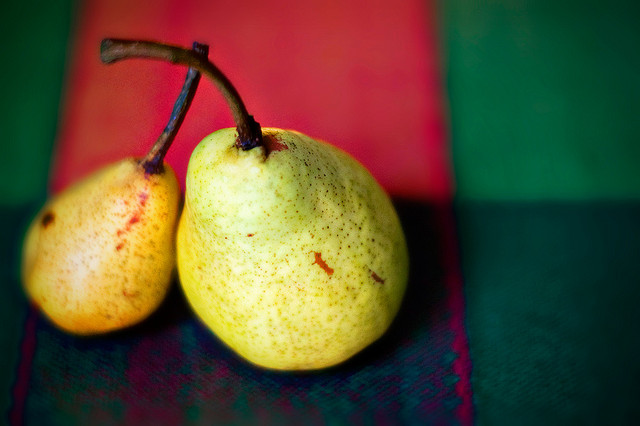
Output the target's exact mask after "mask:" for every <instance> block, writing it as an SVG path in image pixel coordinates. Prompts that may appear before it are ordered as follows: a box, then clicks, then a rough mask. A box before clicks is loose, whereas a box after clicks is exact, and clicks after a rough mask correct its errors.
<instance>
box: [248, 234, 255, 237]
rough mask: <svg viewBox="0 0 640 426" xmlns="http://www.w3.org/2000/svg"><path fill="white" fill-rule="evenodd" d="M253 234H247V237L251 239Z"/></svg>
mask: <svg viewBox="0 0 640 426" xmlns="http://www.w3.org/2000/svg"><path fill="white" fill-rule="evenodd" d="M254 235H255V234H247V237H253V236H254Z"/></svg>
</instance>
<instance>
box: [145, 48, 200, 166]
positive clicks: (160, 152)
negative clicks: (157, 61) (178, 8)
mask: <svg viewBox="0 0 640 426" xmlns="http://www.w3.org/2000/svg"><path fill="white" fill-rule="evenodd" d="M193 50H194V51H195V52H197V53H198V54H200V55H203V56H204V57H206V56H207V54H208V53H209V46H207V45H206V44H200V43H194V44H193ZM199 82H200V71H198V70H196V69H195V68H189V69H188V70H187V76H186V77H185V80H184V84H183V85H182V90H181V91H180V94H179V95H178V99H176V102H175V104H174V105H173V111H171V116H170V117H169V122H168V123H167V125H166V126H165V128H164V130H163V131H162V133H161V134H160V136H158V139H157V140H156V142H155V143H154V144H153V146H152V147H151V149H150V150H149V152H148V153H147V155H146V156H145V157H144V158H143V159H142V160H141V161H140V164H141V165H142V167H143V168H144V170H145V172H146V173H149V174H158V173H162V171H163V169H164V168H163V166H162V164H163V161H164V157H165V155H167V152H168V151H169V148H170V147H171V144H172V143H173V140H174V139H175V137H176V135H177V133H178V130H179V129H180V126H181V125H182V122H183V121H184V118H185V116H186V115H187V111H188V110H189V107H190V106H191V101H193V97H194V96H195V94H196V89H197V88H198V83H199Z"/></svg>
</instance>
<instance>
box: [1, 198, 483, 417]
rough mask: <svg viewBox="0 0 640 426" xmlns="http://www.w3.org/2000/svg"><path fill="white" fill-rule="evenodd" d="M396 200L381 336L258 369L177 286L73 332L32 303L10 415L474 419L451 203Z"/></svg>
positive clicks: (24, 330)
mask: <svg viewBox="0 0 640 426" xmlns="http://www.w3.org/2000/svg"><path fill="white" fill-rule="evenodd" d="M398 209H399V211H400V214H401V217H402V220H403V225H404V226H405V227H406V229H408V230H410V234H409V244H410V253H411V256H412V260H413V267H412V269H411V280H410V285H409V289H408V294H407V298H406V301H405V304H404V305H403V307H402V310H401V314H400V315H399V317H398V318H397V321H396V322H395V323H394V325H393V326H392V329H391V330H390V331H389V332H388V333H387V334H386V335H385V337H383V339H382V340H380V341H378V342H377V343H375V344H374V345H373V346H371V347H370V348H368V349H367V350H365V351H364V352H362V353H361V354H359V355H357V356H356V357H355V358H354V359H352V360H350V361H348V362H347V363H346V364H344V365H341V366H338V367H335V368H332V369H330V370H326V371H322V372H317V373H306V374H293V373H277V372H268V371H264V370H261V369H257V368H254V367H252V366H250V365H248V364H246V363H245V362H243V361H241V360H239V359H238V358H237V357H236V356H235V355H233V354H232V353H231V352H230V351H229V350H228V349H227V348H226V347H224V346H223V345H222V344H221V343H220V342H219V341H218V340H217V339H216V338H215V337H214V336H213V335H212V334H211V333H210V332H209V331H208V330H207V329H206V328H204V327H203V326H202V325H201V324H200V323H199V322H198V321H196V320H195V318H194V317H193V315H192V313H191V312H190V310H189V309H188V307H187V305H186V302H185V301H184V299H183V296H182V294H181V293H180V291H179V290H178V289H177V287H175V288H174V291H173V293H172V294H170V296H169V298H168V299H167V303H165V305H164V306H163V307H162V308H161V309H160V310H159V311H158V312H157V313H156V314H155V315H154V316H153V317H151V318H150V319H149V320H148V321H146V322H145V323H143V324H142V325H140V326H138V327H135V328H133V329H131V330H127V331H125V332H120V333H116V334H113V335H110V336H106V337H105V336H102V337H95V338H77V337H72V336H69V335H67V334H65V333H62V332H60V331H59V330H57V329H55V328H53V327H52V326H50V325H49V323H48V322H47V321H46V320H45V319H44V318H43V317H42V316H41V315H40V314H39V313H38V312H36V311H35V310H30V311H29V312H28V315H27V318H26V321H25V324H24V329H23V333H24V334H23V340H22V345H21V352H20V362H19V364H18V367H17V378H16V383H15V385H14V388H13V405H12V408H11V411H10V413H9V416H10V417H9V418H10V420H11V421H12V422H13V423H16V424H17V423H21V422H25V423H26V424H42V423H41V422H42V419H47V420H48V421H49V422H50V423H51V424H87V423H90V424H96V423H101V424H140V423H141V422H143V423H148V422H152V423H153V424H202V423H203V422H204V423H211V422H214V423H223V424H224V423H229V424H238V423H240V424H243V423H245V422H249V423H250V424H265V422H266V423H267V424H283V423H282V422H284V424H288V423H296V422H300V421H304V422H309V423H310V424H326V423H331V424H345V425H346V424H362V423H364V424H371V423H380V422H383V423H384V422H387V423H388V422H391V423H403V424H425V423H437V424H470V421H471V415H472V412H471V406H470V402H471V395H470V389H469V387H468V373H469V371H470V370H469V368H470V366H469V359H468V357H467V352H466V339H465V332H464V327H463V319H462V315H463V309H462V307H463V304H462V301H461V296H462V295H461V286H460V284H461V283H460V281H459V274H458V268H457V265H456V256H455V252H454V251H453V250H455V246H454V242H455V237H454V235H453V234H452V232H453V221H452V213H451V211H450V210H449V209H448V208H447V207H446V206H434V207H427V206H426V205H423V204H416V203H412V202H399V203H398ZM17 284H18V283H16V282H12V285H14V286H17Z"/></svg>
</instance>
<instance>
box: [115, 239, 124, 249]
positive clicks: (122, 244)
mask: <svg viewBox="0 0 640 426" xmlns="http://www.w3.org/2000/svg"><path fill="white" fill-rule="evenodd" d="M122 247H124V241H123V242H121V243H120V244H118V245H117V246H116V250H117V251H120V250H122Z"/></svg>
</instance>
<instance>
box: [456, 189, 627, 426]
mask: <svg viewBox="0 0 640 426" xmlns="http://www.w3.org/2000/svg"><path fill="white" fill-rule="evenodd" d="M456 210H457V212H458V213H457V216H458V224H459V233H460V235H461V245H462V259H463V274H464V283H465V296H466V302H467V315H468V317H467V318H468V321H467V325H468V331H469V338H470V346H471V358H472V360H473V371H474V374H473V382H472V386H473V391H474V399H475V402H476V404H477V412H476V414H477V420H478V423H479V424H489V425H496V424H513V423H514V422H515V423H517V424H531V425H535V424H563V425H565V424H616V425H630V424H638V421H639V420H640V406H639V405H638V396H639V395H640V391H639V390H638V389H639V387H638V386H639V383H638V381H639V380H640V363H639V362H638V354H639V353H640V339H638V336H639V335H640V310H639V309H638V305H639V304H640V266H639V264H640V262H638V260H639V257H638V253H640V202H635V203H632V202H606V203H605V202H581V203H576V202H574V203H567V202H555V203H541V202H537V203H517V204H515V203H505V202H495V201H494V202H486V201H485V202H460V203H459V204H458V205H457V208H456Z"/></svg>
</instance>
